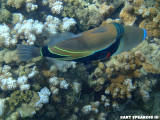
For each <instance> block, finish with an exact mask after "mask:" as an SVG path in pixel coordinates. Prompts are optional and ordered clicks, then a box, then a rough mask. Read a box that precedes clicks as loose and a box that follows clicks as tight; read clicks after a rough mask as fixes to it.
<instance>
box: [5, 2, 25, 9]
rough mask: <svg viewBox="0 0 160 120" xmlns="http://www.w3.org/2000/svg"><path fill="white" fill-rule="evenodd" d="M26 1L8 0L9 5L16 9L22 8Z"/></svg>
mask: <svg viewBox="0 0 160 120" xmlns="http://www.w3.org/2000/svg"><path fill="white" fill-rule="evenodd" d="M24 2H25V0H7V5H9V6H12V7H15V8H16V9H18V8H21V7H22V5H23V3H24Z"/></svg>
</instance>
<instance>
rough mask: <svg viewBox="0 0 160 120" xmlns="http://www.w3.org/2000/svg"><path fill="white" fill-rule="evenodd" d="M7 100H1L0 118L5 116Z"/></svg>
mask: <svg viewBox="0 0 160 120" xmlns="http://www.w3.org/2000/svg"><path fill="white" fill-rule="evenodd" d="M5 101H6V100H5V99H1V98H0V106H1V107H0V118H1V117H2V116H3V114H4V112H5V109H6V105H5Z"/></svg>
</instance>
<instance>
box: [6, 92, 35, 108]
mask: <svg viewBox="0 0 160 120" xmlns="http://www.w3.org/2000/svg"><path fill="white" fill-rule="evenodd" d="M32 97H33V93H32V91H31V90H27V91H18V90H16V91H14V92H13V93H12V94H11V97H10V98H9V101H8V102H9V105H10V109H11V110H15V108H16V107H17V106H18V105H20V104H22V102H24V103H29V102H30V100H31V99H32Z"/></svg>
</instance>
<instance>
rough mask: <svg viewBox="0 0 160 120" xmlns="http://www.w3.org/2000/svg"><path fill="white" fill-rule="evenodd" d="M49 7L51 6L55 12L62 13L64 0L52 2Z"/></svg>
mask: <svg viewBox="0 0 160 120" xmlns="http://www.w3.org/2000/svg"><path fill="white" fill-rule="evenodd" d="M49 7H50V8H51V11H52V13H53V14H60V13H61V11H62V9H63V2H61V1H56V2H54V1H53V2H50V3H49Z"/></svg>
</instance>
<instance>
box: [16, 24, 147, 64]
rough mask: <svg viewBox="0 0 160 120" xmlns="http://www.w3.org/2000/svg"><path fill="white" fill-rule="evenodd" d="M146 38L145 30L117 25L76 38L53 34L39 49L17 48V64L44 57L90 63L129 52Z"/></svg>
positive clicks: (103, 27)
mask: <svg viewBox="0 0 160 120" xmlns="http://www.w3.org/2000/svg"><path fill="white" fill-rule="evenodd" d="M146 37H147V31H146V30H145V29H144V28H139V27H134V26H123V25H121V24H118V23H112V24H105V25H103V24H102V25H101V26H99V27H97V28H94V29H91V30H88V31H85V32H82V33H79V34H73V33H71V32H64V33H61V34H56V35H55V36H52V37H50V42H49V43H48V44H47V45H45V46H43V47H41V48H38V47H34V46H30V45H22V44H18V45H17V55H18V58H19V60H20V61H27V60H31V59H33V58H35V57H38V56H43V57H49V58H56V59H58V60H64V61H75V62H91V61H97V60H103V59H107V58H109V57H110V56H114V55H117V54H120V53H122V52H125V51H129V50H130V49H132V48H134V47H136V46H137V45H138V44H140V43H141V42H142V41H143V40H145V38H146Z"/></svg>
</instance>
